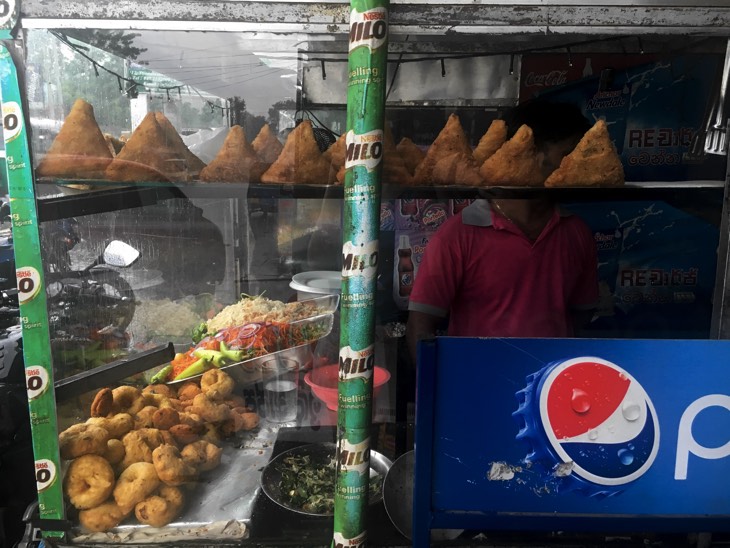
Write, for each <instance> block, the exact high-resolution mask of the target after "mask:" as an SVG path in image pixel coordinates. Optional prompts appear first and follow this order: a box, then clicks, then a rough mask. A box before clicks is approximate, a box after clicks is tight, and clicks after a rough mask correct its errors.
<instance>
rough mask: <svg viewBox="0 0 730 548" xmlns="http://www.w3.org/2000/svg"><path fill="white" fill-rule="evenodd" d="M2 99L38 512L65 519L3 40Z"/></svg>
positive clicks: (17, 115)
mask: <svg viewBox="0 0 730 548" xmlns="http://www.w3.org/2000/svg"><path fill="white" fill-rule="evenodd" d="M0 100H1V101H2V114H3V137H4V138H5V150H6V155H7V164H6V165H7V178H8V193H9V195H10V209H11V219H12V229H13V241H14V244H15V246H14V247H15V265H16V278H17V283H18V302H19V304H20V317H21V322H22V328H23V357H24V360H25V374H26V384H27V388H28V402H29V407H30V420H31V429H32V434H33V452H34V455H35V469H36V482H37V485H38V500H39V508H40V516H41V518H44V519H62V518H63V493H62V491H61V477H60V472H61V471H60V467H59V464H60V460H59V454H58V428H57V424H56V401H55V392H54V389H53V386H54V384H53V366H52V363H51V354H50V342H49V338H48V312H47V308H46V292H45V287H44V285H43V267H42V263H41V257H40V241H39V236H38V219H37V216H36V209H35V195H34V191H33V177H32V172H31V169H32V166H31V163H30V154H29V151H28V134H27V132H26V128H25V122H24V120H25V117H24V116H23V110H22V103H21V100H20V89H19V85H18V75H17V72H16V69H15V65H14V63H13V60H12V58H11V56H10V53H9V52H8V50H7V49H6V48H5V47H4V46H2V45H0ZM51 535H53V533H50V534H49V536H51Z"/></svg>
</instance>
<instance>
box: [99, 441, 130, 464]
mask: <svg viewBox="0 0 730 548" xmlns="http://www.w3.org/2000/svg"><path fill="white" fill-rule="evenodd" d="M124 455H125V450H124V444H123V443H122V442H121V440H117V439H111V440H109V441H108V442H106V451H104V454H103V455H102V456H103V457H104V458H105V459H106V460H108V461H109V464H119V463H120V462H122V461H123V460H124Z"/></svg>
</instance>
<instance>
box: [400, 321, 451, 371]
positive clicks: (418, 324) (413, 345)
mask: <svg viewBox="0 0 730 548" xmlns="http://www.w3.org/2000/svg"><path fill="white" fill-rule="evenodd" d="M442 321H443V318H441V317H439V316H435V315H433V314H428V313H426V312H418V311H416V310H411V311H410V312H409V313H408V324H407V325H406V341H407V342H408V352H409V353H410V355H411V365H412V366H414V367H415V365H416V353H417V352H416V350H417V348H418V341H420V340H421V339H426V338H428V337H433V336H434V335H435V334H436V329H437V328H438V326H439V325H440V324H441V322H442Z"/></svg>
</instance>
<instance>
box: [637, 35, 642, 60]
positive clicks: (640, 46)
mask: <svg viewBox="0 0 730 548" xmlns="http://www.w3.org/2000/svg"><path fill="white" fill-rule="evenodd" d="M636 40H637V42H639V53H640V54H641V55H644V44H642V43H641V36H637V37H636Z"/></svg>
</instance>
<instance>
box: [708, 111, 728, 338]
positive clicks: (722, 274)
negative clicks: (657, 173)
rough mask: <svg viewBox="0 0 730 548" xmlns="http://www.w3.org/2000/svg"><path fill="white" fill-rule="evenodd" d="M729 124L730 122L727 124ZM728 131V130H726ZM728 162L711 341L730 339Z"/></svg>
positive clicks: (713, 298) (713, 299) (713, 301)
mask: <svg viewBox="0 0 730 548" xmlns="http://www.w3.org/2000/svg"><path fill="white" fill-rule="evenodd" d="M728 123H729V124H730V122H728ZM728 130H729V131H730V128H728ZM729 240H730V162H728V163H727V168H726V175H725V192H724V195H723V199H722V218H721V221H720V242H719V244H718V247H717V270H716V274H715V291H714V293H713V297H712V322H711V324H710V338H711V339H730V291H728V288H730V241H729Z"/></svg>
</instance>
